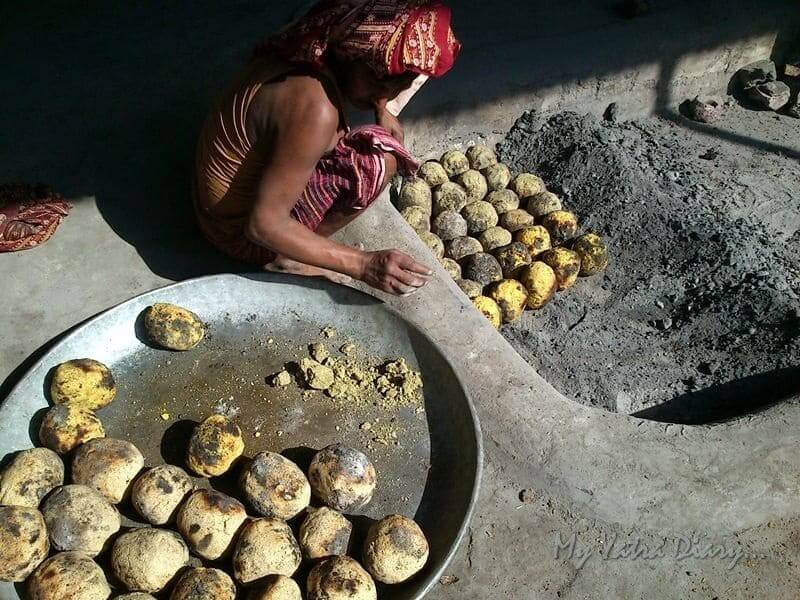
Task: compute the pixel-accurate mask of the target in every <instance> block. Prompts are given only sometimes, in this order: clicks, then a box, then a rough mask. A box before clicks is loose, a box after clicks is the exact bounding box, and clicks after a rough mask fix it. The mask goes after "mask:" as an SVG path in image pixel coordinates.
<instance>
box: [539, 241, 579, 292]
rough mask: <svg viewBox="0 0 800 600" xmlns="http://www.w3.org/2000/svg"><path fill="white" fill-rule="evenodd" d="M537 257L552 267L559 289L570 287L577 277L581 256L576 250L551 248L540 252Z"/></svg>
mask: <svg viewBox="0 0 800 600" xmlns="http://www.w3.org/2000/svg"><path fill="white" fill-rule="evenodd" d="M538 258H539V260H541V261H542V262H544V263H546V264H548V265H549V266H550V267H551V268H552V269H553V272H554V273H555V274H556V280H557V281H558V289H559V290H565V289H567V288H568V287H572V285H573V284H574V283H575V280H576V279H577V278H578V273H579V272H580V270H581V258H580V256H578V254H577V253H576V252H573V251H572V250H568V249H566V248H552V249H551V250H546V251H545V252H542V253H541V254H540V255H539V256H538Z"/></svg>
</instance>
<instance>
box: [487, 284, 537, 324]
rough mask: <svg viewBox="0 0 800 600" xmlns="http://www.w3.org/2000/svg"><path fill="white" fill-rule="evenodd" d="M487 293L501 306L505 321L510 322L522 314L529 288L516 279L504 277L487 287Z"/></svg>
mask: <svg viewBox="0 0 800 600" xmlns="http://www.w3.org/2000/svg"><path fill="white" fill-rule="evenodd" d="M486 295H487V296H489V298H491V299H492V300H494V301H495V302H496V303H497V306H499V307H500V314H501V316H502V318H503V323H510V322H511V321H515V320H517V319H519V317H520V316H522V312H523V311H524V310H525V304H526V302H527V301H528V290H527V289H525V286H524V285H522V283H520V282H519V281H517V280H516V279H503V280H502V281H498V282H497V283H493V284H492V285H490V286H489V287H488V288H487V291H486Z"/></svg>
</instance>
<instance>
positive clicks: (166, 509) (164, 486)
mask: <svg viewBox="0 0 800 600" xmlns="http://www.w3.org/2000/svg"><path fill="white" fill-rule="evenodd" d="M193 490H194V482H193V481H192V478H191V477H189V475H187V474H186V471H184V470H183V469H181V468H180V467H176V466H175V465H159V466H157V467H153V468H152V469H148V470H147V471H145V472H144V473H142V474H141V475H140V476H139V477H138V478H137V479H136V481H134V482H133V488H132V489H131V504H132V505H133V508H134V509H135V510H136V512H137V513H139V514H140V515H141V516H142V518H144V520H145V521H147V522H148V523H151V524H152V525H166V524H167V523H170V522H171V521H172V520H173V519H174V518H175V513H177V511H178V506H180V504H181V502H183V499H184V498H185V497H186V496H187V495H188V494H189V493H191V492H192V491H193Z"/></svg>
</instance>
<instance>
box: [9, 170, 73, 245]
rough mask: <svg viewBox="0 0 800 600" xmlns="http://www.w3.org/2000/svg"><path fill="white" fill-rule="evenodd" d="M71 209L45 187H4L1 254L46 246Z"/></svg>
mask: <svg viewBox="0 0 800 600" xmlns="http://www.w3.org/2000/svg"><path fill="white" fill-rule="evenodd" d="M70 208H71V207H70V205H69V204H67V203H66V202H65V201H64V199H63V198H62V197H61V196H60V195H59V194H56V193H55V192H53V190H51V189H50V188H49V187H47V186H45V185H29V184H26V183H11V184H2V185H0V252H16V251H17V250H26V249H28V248H33V247H34V246H38V245H39V244H43V243H44V242H46V241H47V240H49V239H50V237H51V236H52V235H53V234H54V233H55V231H56V228H57V227H58V226H59V224H60V223H61V220H62V219H63V218H64V217H66V216H67V214H69V210H70Z"/></svg>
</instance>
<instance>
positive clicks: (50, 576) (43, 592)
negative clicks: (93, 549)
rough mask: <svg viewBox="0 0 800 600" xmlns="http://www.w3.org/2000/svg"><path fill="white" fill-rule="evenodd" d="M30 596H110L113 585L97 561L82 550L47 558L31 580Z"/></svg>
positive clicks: (102, 599)
mask: <svg viewBox="0 0 800 600" xmlns="http://www.w3.org/2000/svg"><path fill="white" fill-rule="evenodd" d="M28 594H29V595H30V600H65V599H66V598H68V599H70V600H72V599H74V600H106V599H107V598H109V597H111V588H110V587H109V585H108V581H106V576H105V574H104V573H103V569H101V568H100V567H99V566H98V565H97V563H95V562H94V561H93V560H92V559H91V558H90V557H88V556H87V555H85V554H82V553H80V552H62V553H61V554H56V555H55V556H53V557H51V558H48V559H47V560H46V561H44V562H43V563H42V564H41V565H40V566H39V568H38V569H36V571H35V572H34V573H33V575H31V578H30V579H29V580H28Z"/></svg>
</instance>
